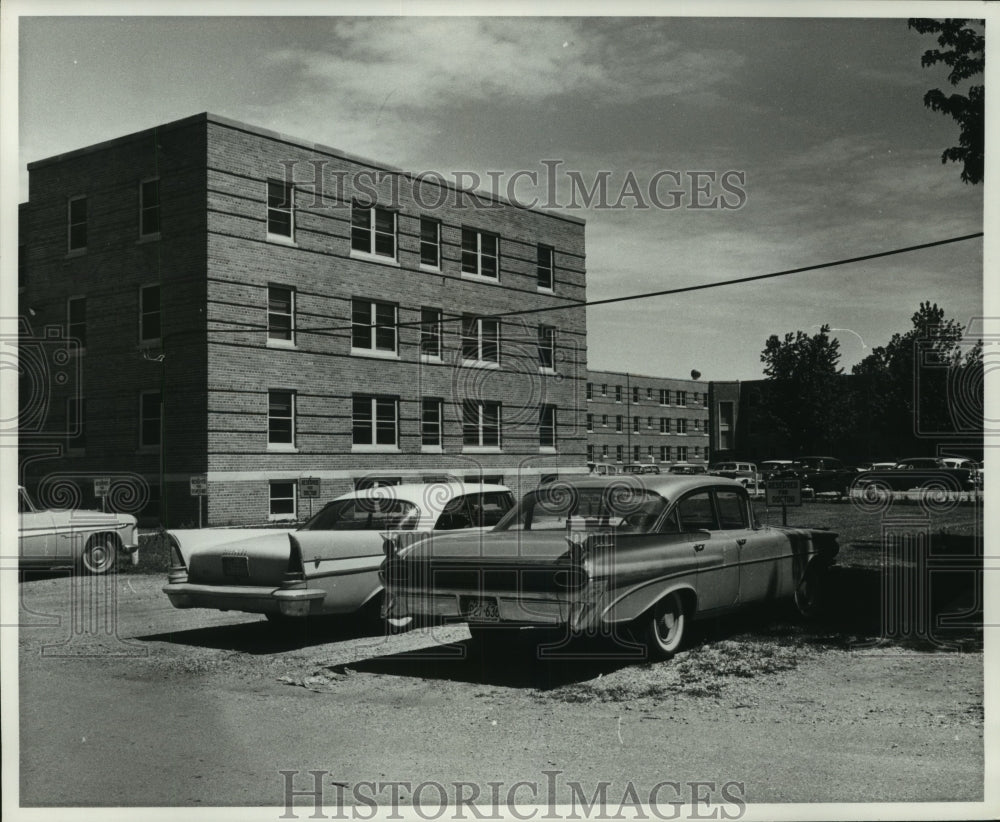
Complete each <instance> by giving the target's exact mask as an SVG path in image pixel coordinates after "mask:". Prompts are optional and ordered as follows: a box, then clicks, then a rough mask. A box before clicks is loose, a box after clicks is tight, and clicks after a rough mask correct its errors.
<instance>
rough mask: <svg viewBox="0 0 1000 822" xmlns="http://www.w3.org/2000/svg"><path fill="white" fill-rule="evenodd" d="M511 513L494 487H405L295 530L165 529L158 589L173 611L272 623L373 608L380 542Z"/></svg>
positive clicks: (360, 493) (379, 491)
mask: <svg viewBox="0 0 1000 822" xmlns="http://www.w3.org/2000/svg"><path fill="white" fill-rule="evenodd" d="M513 505H514V497H513V495H512V494H511V492H510V490H509V489H507V488H505V487H504V486H502V485H463V484H462V483H458V482H447V483H431V484H417V483H413V484H405V485H392V486H385V487H381V488H365V489H362V490H357V491H352V492H350V493H348V494H344V495H343V496H341V497H338V498H337V499H335V500H333V501H332V502H330V503H327V504H326V505H325V506H324V507H323V508H322V509H321V510H320V511H319V512H318V513H316V515H315V516H313V517H312V518H311V519H310V520H309V521H308V522H306V523H305V524H304V525H303V526H302V527H301V528H300V529H299V530H296V531H288V530H274V529H262V530H261V531H258V532H248V531H241V530H232V529H204V530H188V531H170V532H168V533H169V536H170V541H171V545H172V550H171V553H172V555H173V556H172V563H171V569H170V574H169V577H168V584H167V585H166V586H165V587H164V589H163V591H164V593H166V595H167V596H168V597H169V598H170V602H171V603H172V604H173V606H174V607H175V608H217V609H218V610H221V611H246V612H248V613H258V614H264V615H265V616H266V617H268V618H269V619H271V620H281V619H282V618H284V617H305V616H317V615H324V614H348V613H353V612H357V611H361V610H362V609H365V608H370V609H375V608H377V607H378V606H379V605H380V604H381V596H382V583H381V582H380V581H379V577H378V571H379V565H380V564H381V562H382V558H383V550H382V542H383V539H384V537H385V536H386V535H387V534H390V533H394V532H399V533H402V534H406V535H408V536H409V537H410V538H414V537H416V536H419V535H421V534H423V533H426V532H431V531H453V530H463V529H464V530H473V531H476V532H477V533H478V532H480V531H482V530H484V529H486V528H490V527H492V526H494V525H496V523H497V522H499V521H500V519H501V518H502V517H503V516H504V515H505V514H506V513H507V512H508V511H509V510H510V509H511V508H512V507H513Z"/></svg>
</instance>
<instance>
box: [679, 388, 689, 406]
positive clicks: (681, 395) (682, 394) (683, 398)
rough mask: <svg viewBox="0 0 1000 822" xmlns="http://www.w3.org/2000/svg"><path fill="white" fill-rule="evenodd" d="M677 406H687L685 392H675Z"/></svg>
mask: <svg viewBox="0 0 1000 822" xmlns="http://www.w3.org/2000/svg"><path fill="white" fill-rule="evenodd" d="M677 404H678V405H687V392H686V391H678V392H677Z"/></svg>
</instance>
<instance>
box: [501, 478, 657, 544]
mask: <svg viewBox="0 0 1000 822" xmlns="http://www.w3.org/2000/svg"><path fill="white" fill-rule="evenodd" d="M666 507H667V501H666V500H665V499H664V498H663V497H661V496H660V495H659V494H656V493H654V492H652V491H648V490H645V489H642V488H639V487H638V486H635V485H632V484H627V485H624V484H623V485H619V486H616V485H610V486H607V487H596V488H576V487H573V486H566V485H552V486H549V487H547V488H543V489H539V490H538V491H535V492H533V493H530V494H527V495H525V497H524V498H523V499H522V500H521V502H520V503H519V504H518V506H517V508H516V509H515V511H514V512H513V513H512V514H511V515H510V516H509V517H507V518H506V519H505V520H504V521H503V522H501V523H500V524H499V525H498V526H497V530H502V531H506V530H511V531H544V530H557V529H565V528H573V529H577V530H591V529H593V530H603V529H610V528H615V529H616V530H618V531H620V532H623V533H650V532H651V530H652V529H653V526H654V525H655V524H656V522H657V521H658V520H659V518H660V514H661V513H662V512H663V510H664V509H665V508H666Z"/></svg>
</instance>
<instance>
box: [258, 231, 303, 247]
mask: <svg viewBox="0 0 1000 822" xmlns="http://www.w3.org/2000/svg"><path fill="white" fill-rule="evenodd" d="M266 239H267V241H268V242H269V243H275V244H277V245H287V246H290V247H292V248H298V247H299V244H298V243H297V242H295V238H294V237H286V236H285V235H284V234H268V235H267V237H266Z"/></svg>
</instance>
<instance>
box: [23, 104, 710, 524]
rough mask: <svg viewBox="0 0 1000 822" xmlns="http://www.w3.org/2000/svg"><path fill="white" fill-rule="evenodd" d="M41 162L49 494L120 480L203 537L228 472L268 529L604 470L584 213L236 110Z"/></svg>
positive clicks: (26, 435)
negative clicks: (465, 484) (595, 442)
mask: <svg viewBox="0 0 1000 822" xmlns="http://www.w3.org/2000/svg"><path fill="white" fill-rule="evenodd" d="M28 169H29V177H30V188H29V199H28V202H27V203H25V204H23V205H22V207H21V235H20V246H21V247H20V249H19V251H20V257H19V274H20V279H19V291H20V303H21V305H20V314H21V315H22V318H23V319H22V333H23V339H22V341H21V352H22V361H23V362H24V363H25V364H27V365H28V366H29V367H28V368H27V369H26V373H25V375H24V376H23V377H22V381H21V395H22V396H21V418H20V428H19V430H20V433H21V476H22V482H24V483H25V484H27V485H28V486H29V488H33V489H34V490H35V492H36V493H37V494H38V495H39V496H40V497H41V498H42V501H43V502H48V503H50V504H53V505H72V504H78V505H82V506H92V505H94V504H95V498H94V496H93V494H94V488H93V480H94V478H96V477H110V478H111V481H112V487H111V491H110V492H109V493H110V496H111V497H112V501H113V502H114V503H115V505H114V507H116V508H117V509H118V510H136V509H141V510H140V511H139V513H140V514H141V515H145V518H146V519H147V520H150V519H151V520H154V521H155V520H159V521H160V522H162V523H164V524H165V525H168V526H171V527H179V526H182V525H184V524H188V523H194V522H196V521H197V518H198V500H197V499H195V498H194V497H192V496H191V486H190V480H191V477H192V476H198V475H204V476H205V477H206V478H207V497H205V498H204V499H203V500H202V502H203V504H204V514H205V517H204V524H206V525H225V524H260V523H262V522H266V521H268V520H269V519H271V520H275V519H286V518H294V517H301V516H302V515H304V514H308V511H309V507H310V506H311V505H312V504H313V503H315V504H316V505H317V506H318V505H319V504H321V503H322V502H323V501H325V500H328V499H331V498H332V497H334V496H336V495H338V494H341V493H343V492H344V491H346V490H349V489H351V488H353V487H355V486H357V485H359V484H363V483H371V482H386V483H392V482H398V481H406V480H414V479H416V480H427V479H432V478H437V477H444V476H449V477H458V478H461V479H463V480H474V481H480V480H487V481H502V482H504V483H506V484H508V485H510V486H511V487H513V488H515V490H518V491H521V490H526V489H527V488H530V487H533V486H534V485H535V484H537V483H538V481H539V479H540V478H541V477H542V476H544V475H545V474H551V473H556V472H559V471H560V470H563V471H565V470H567V469H570V470H586V469H585V468H584V466H585V462H586V445H587V442H588V440H587V436H588V435H587V433H586V432H585V430H584V418H583V414H582V409H583V407H584V405H585V403H584V402H583V395H584V390H585V382H586V380H587V360H586V340H587V337H586V317H585V310H584V309H583V308H582V307H580V306H579V303H581V302H583V301H584V300H585V299H586V282H585V245H584V224H583V221H582V220H579V219H577V218H574V217H571V216H568V215H562V214H557V213H553V212H547V211H540V210H529V209H525V208H521V207H517V206H514V205H512V204H510V203H507V202H504V201H501V200H498V199H495V198H491V197H488V196H484V195H477V196H475V197H474V196H473V195H471V194H470V193H469V192H463V191H459V190H457V189H455V188H453V187H450V186H448V185H447V184H446V183H444V182H443V181H441V180H431V179H426V178H424V179H417V178H414V177H413V176H412V175H410V174H407V173H405V172H402V171H399V170H397V169H390V168H387V167H385V166H381V165H377V164H375V163H372V162H370V161H368V160H364V159H361V158H358V157H354V156H351V155H348V154H345V153H344V152H342V151H339V150H336V149H332V148H328V147H325V146H321V145H315V144H313V143H310V142H306V141H302V140H299V139H295V138H292V137H287V136H284V135H281V134H277V133H274V132H271V131H266V130H263V129H260V128H256V127H253V126H249V125H246V124H244V123H239V122H236V121H233V120H229V119H226V118H222V117H218V116H216V115H212V114H198V115H195V116H193V117H188V118H185V119H183V120H178V121H176V122H172V123H168V124H166V125H162V126H159V127H156V128H152V129H149V130H147V131H143V132H139V133H136V134H131V135H128V136H124V137H120V138H117V139H114V140H110V141H108V142H103V143H100V144H97V145H93V146H88V147H86V148H81V149H78V150H75V151H71V152H68V153H66V154H62V155H59V156H56V157H50V158H48V159H44V160H39V161H37V162H34V163H31V164H30V165H29V166H28ZM317 184H318V185H317ZM320 189H321V190H320ZM557 306H567V307H566V308H564V309H560V310H555V311H549V312H544V313H534V314H527V315H522V316H516V315H513V316H504V315H505V313H506V312H516V311H524V310H531V309H539V308H546V309H547V308H553V307H557ZM33 362H36V363H37V367H32V366H31V363H33ZM650 384H652V383H650ZM588 410H589V409H588ZM651 413H652V412H651ZM686 413H690V412H686ZM675 416H680V415H675ZM303 477H314V478H318V479H319V480H320V485H321V491H320V497H319V498H318V499H316V500H315V501H313V500H310V502H309V503H308V505H307V503H306V502H305V501H304V500H303V499H301V498H300V494H299V485H298V480H299V479H300V478H303ZM116 493H117V497H116ZM130 506H131V508H130Z"/></svg>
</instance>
